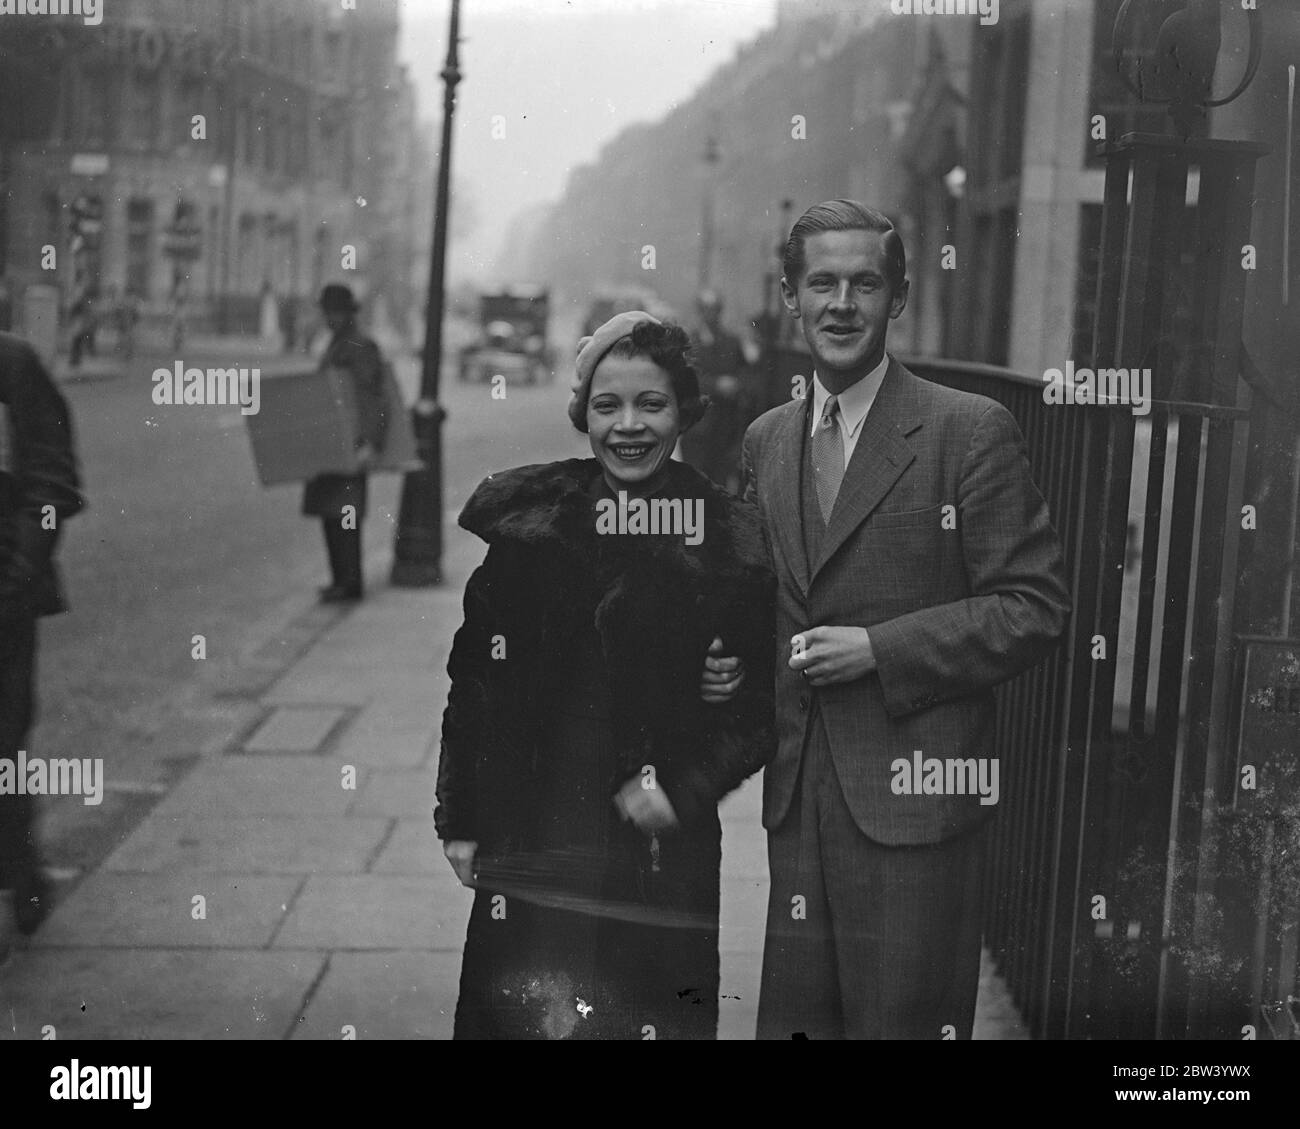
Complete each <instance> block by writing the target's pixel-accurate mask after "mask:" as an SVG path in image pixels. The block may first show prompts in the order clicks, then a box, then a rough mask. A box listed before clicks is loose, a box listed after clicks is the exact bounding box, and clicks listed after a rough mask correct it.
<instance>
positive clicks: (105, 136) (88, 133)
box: [77, 66, 112, 148]
mask: <svg viewBox="0 0 1300 1129" xmlns="http://www.w3.org/2000/svg"><path fill="white" fill-rule="evenodd" d="M111 94H112V73H111V72H110V71H109V69H108V68H107V67H103V66H92V67H87V68H86V69H85V70H83V71H82V73H81V97H80V99H79V101H80V105H79V106H78V108H77V114H78V126H79V128H78V130H77V138H78V140H79V141H81V142H82V143H83V144H85V145H88V146H93V147H95V148H103V147H104V146H106V145H107V144H108V142H109V136H110V134H109V120H110V113H109V112H110V106H109V98H110V96H111Z"/></svg>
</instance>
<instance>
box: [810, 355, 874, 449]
mask: <svg viewBox="0 0 1300 1129" xmlns="http://www.w3.org/2000/svg"><path fill="white" fill-rule="evenodd" d="M888 367H889V354H888V353H884V354H882V356H881V358H880V364H878V365H876V367H875V368H873V369H872V370H871V371H870V372H869V373H867V375H866V376H864V377H863V378H862V379H861V380H859V381H855V382H854V383H853V384H851V385H850V386H849V387H848V388H846V389H844V391H843V392H841V393H840V399H839V404H840V436H841V438H842V439H843V440H844V466H845V467H846V468H847V467H848V465H849V460H850V459H851V458H852V457H853V448H854V447H856V446H857V445H858V436H859V435H861V434H862V421H863V420H865V419H866V418H867V412H869V411H870V410H871V405H872V404H874V403H875V402H876V393H877V392H879V391H880V385H881V382H882V381H883V380H884V379H885V370H886V369H887V368H888ZM830 395H831V394H830V393H829V392H828V391H826V386H825V385H824V384H822V382H821V377H819V376H818V375H817V374H816V373H815V372H814V373H813V410H812V428H811V429H810V430H809V432H808V434H809V435H812V434H813V432H815V431H816V430H817V424H818V423H820V422H821V418H822V412H824V411H825V410H826V401H827V400H829V399H830Z"/></svg>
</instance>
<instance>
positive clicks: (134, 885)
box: [32, 870, 303, 948]
mask: <svg viewBox="0 0 1300 1129" xmlns="http://www.w3.org/2000/svg"><path fill="white" fill-rule="evenodd" d="M302 881H303V879H302V878H299V877H267V876H263V875H252V874H222V875H216V874H202V873H197V872H196V873H192V874H177V875H171V874H168V875H157V874H112V873H109V872H107V871H102V870H101V871H98V872H96V873H95V874H92V875H90V876H89V877H88V878H87V879H86V880H85V881H84V882H82V883H81V885H79V886H78V887H77V888H76V890H74V891H73V893H72V894H71V895H70V896H69V897H68V899H67V900H66V901H64V902H62V903H61V904H60V905H58V906H56V907H55V910H54V913H53V914H51V916H50V919H49V921H48V922H47V923H46V925H45V927H44V928H43V929H42V930H41V931H40V932H39V933H37V934H36V936H35V937H33V938H32V944H33V945H34V946H37V947H42V948H50V947H91V946H97V945H98V946H103V947H105V948H191V947H197V948H261V947H262V946H264V945H267V944H269V943H270V941H271V938H272V936H273V935H274V933H275V929H276V926H277V925H279V923H280V921H281V919H282V918H283V917H284V915H285V913H286V911H287V909H288V906H289V905H290V904H291V903H292V901H293V897H294V894H295V892H296V891H297V890H298V888H299V886H300V885H301V884H302ZM195 895H202V896H203V897H204V899H205V900H206V906H205V912H206V917H205V918H204V919H203V920H197V921H196V920H195V919H194V918H193V916H192V913H193V907H194V903H193V901H192V899H193V898H194V897H195Z"/></svg>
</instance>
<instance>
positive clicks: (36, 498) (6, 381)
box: [0, 333, 82, 959]
mask: <svg viewBox="0 0 1300 1129" xmlns="http://www.w3.org/2000/svg"><path fill="white" fill-rule="evenodd" d="M80 485H81V484H80V480H79V477H78V473H77V460H76V455H75V453H74V451H73V445H72V422H71V419H70V417H69V414H68V406H67V404H66V403H65V402H64V399H63V396H62V395H61V394H60V392H59V390H58V389H57V388H56V387H55V386H54V382H53V381H52V380H51V379H50V374H49V373H48V372H47V371H46V370H45V366H44V365H43V364H41V361H40V359H39V358H38V357H37V355H36V353H35V351H34V350H33V349H32V348H31V347H30V346H29V345H27V343H26V342H24V341H22V340H20V339H19V338H17V337H14V336H12V335H11V334H8V333H0V758H4V759H7V760H10V761H11V762H14V763H16V761H17V753H18V751H19V750H20V749H25V747H26V746H25V744H24V742H25V741H26V738H27V734H28V733H29V732H30V730H31V726H32V721H33V717H34V712H35V696H34V692H33V680H34V673H35V665H36V620H37V619H38V618H39V617H40V616H46V615H53V614H54V613H56V612H60V611H63V610H64V608H65V606H66V605H65V604H64V602H63V595H62V591H61V587H60V584H59V578H58V574H57V572H56V570H55V566H54V551H55V547H56V546H57V544H58V539H59V535H60V533H61V532H62V530H63V522H64V521H65V520H66V519H67V518H69V517H71V516H72V515H73V514H75V513H76V512H77V511H78V510H80V509H81V508H82V499H81V493H80ZM3 890H9V891H12V897H13V902H14V908H13V916H14V920H15V923H16V924H17V926H18V928H19V930H20V931H21V932H23V933H32V932H34V931H35V929H36V927H37V926H38V925H39V924H40V923H41V921H42V919H43V918H44V917H45V915H46V913H47V912H48V911H49V892H48V890H47V888H46V884H45V879H44V876H43V874H42V872H41V864H40V852H39V850H38V848H37V845H36V805H35V801H34V800H33V798H32V797H31V796H28V795H0V891H3ZM7 918H8V914H7V913H5V912H4V911H3V910H0V959H2V958H3V955H4V951H5V949H6V945H5V941H4V933H5V932H6V931H7V929H8V924H9V923H8V920H7Z"/></svg>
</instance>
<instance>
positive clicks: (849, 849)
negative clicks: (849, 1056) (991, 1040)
mask: <svg viewBox="0 0 1300 1129" xmlns="http://www.w3.org/2000/svg"><path fill="white" fill-rule="evenodd" d="M822 787H823V793H822V804H821V806H822V809H823V812H824V822H823V831H824V833H823V836H822V861H823V866H824V871H825V880H826V891H827V900H828V902H829V904H830V916H831V921H832V923H833V929H834V936H835V954H836V959H837V971H838V979H839V983H840V992H841V1001H842V1008H843V1014H844V1032H845V1035H846V1037H848V1038H850V1039H942V1038H945V1037H950V1038H957V1039H969V1038H970V1035H971V1027H972V1025H973V1023H974V1019H975V997H976V993H977V991H978V987H979V964H980V941H981V934H982V928H981V927H982V918H983V913H982V911H983V902H982V890H983V876H984V840H985V835H984V831H983V829H982V828H981V829H976V830H975V831H972V832H967V833H966V834H963V835H959V836H957V837H956V838H954V839H949V840H946V841H944V842H942V843H933V844H923V845H920V846H887V845H885V844H882V843H877V842H875V841H873V840H871V839H869V838H868V837H867V836H866V835H864V834H863V833H862V831H861V830H860V829H859V828H858V826H857V824H856V823H855V821H854V819H853V816H852V814H851V812H850V811H849V808H848V805H847V804H846V802H845V800H844V794H843V792H842V791H841V789H840V785H839V780H838V778H837V777H836V775H835V774H834V772H833V771H832V772H831V773H830V775H829V776H828V777H825V778H824V779H823V782H822Z"/></svg>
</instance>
